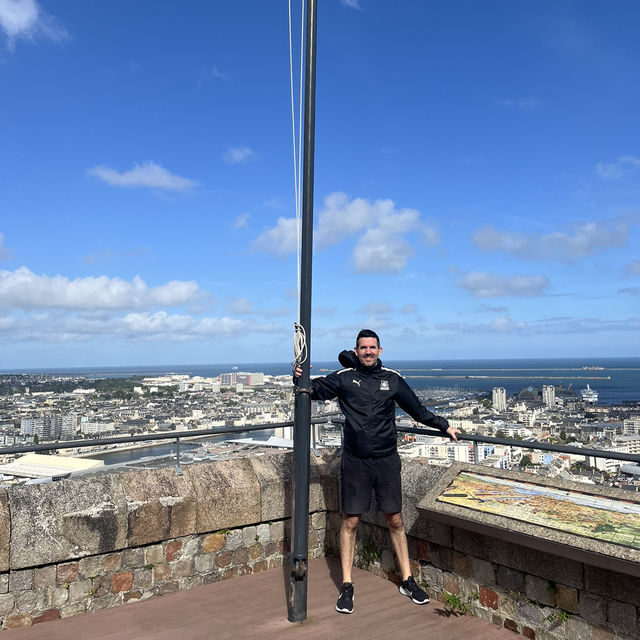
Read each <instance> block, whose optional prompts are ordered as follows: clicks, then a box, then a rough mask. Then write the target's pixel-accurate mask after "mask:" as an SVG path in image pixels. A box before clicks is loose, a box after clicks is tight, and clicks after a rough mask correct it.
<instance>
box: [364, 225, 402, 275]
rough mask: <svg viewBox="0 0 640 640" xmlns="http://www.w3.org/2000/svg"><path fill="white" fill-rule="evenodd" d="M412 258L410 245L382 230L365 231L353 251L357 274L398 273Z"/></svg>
mask: <svg viewBox="0 0 640 640" xmlns="http://www.w3.org/2000/svg"><path fill="white" fill-rule="evenodd" d="M412 257H413V249H412V248H411V245H409V244H408V243H407V242H406V241H405V240H404V239H403V238H401V237H400V236H394V235H389V234H387V233H385V231H384V230H383V229H369V230H368V231H366V232H365V234H364V236H362V238H360V240H358V243H357V244H356V246H355V249H354V250H353V259H354V264H355V267H356V271H357V272H358V273H400V272H401V271H402V270H403V269H404V268H405V267H406V266H407V263H408V262H409V258H412Z"/></svg>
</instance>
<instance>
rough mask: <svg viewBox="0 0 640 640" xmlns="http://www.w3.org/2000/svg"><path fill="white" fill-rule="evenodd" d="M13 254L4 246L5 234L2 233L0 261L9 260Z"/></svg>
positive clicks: (0, 237)
mask: <svg viewBox="0 0 640 640" xmlns="http://www.w3.org/2000/svg"><path fill="white" fill-rule="evenodd" d="M10 255H11V252H10V251H9V249H7V247H5V246H4V233H0V260H7V259H8V258H9V257H10Z"/></svg>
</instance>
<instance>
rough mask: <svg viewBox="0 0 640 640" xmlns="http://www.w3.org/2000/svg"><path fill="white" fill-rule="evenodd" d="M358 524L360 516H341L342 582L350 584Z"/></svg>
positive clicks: (345, 514)
mask: <svg viewBox="0 0 640 640" xmlns="http://www.w3.org/2000/svg"><path fill="white" fill-rule="evenodd" d="M358 524H360V516H359V515H352V514H349V513H343V514H342V526H341V527H340V563H341V565H342V582H351V581H352V580H351V568H352V567H353V557H354V555H355V547H356V533H357V531H358Z"/></svg>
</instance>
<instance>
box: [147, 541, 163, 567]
mask: <svg viewBox="0 0 640 640" xmlns="http://www.w3.org/2000/svg"><path fill="white" fill-rule="evenodd" d="M163 557H164V549H163V548H162V545H161V544H152V545H151V546H150V547H147V548H146V549H145V550H144V563H145V565H154V564H158V563H159V562H162V559H163Z"/></svg>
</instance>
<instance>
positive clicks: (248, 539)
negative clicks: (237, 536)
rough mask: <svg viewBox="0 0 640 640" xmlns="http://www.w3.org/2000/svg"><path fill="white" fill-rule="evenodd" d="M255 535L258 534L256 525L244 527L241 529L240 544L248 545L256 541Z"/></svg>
mask: <svg viewBox="0 0 640 640" xmlns="http://www.w3.org/2000/svg"><path fill="white" fill-rule="evenodd" d="M257 535H258V529H257V527H254V526H251V527H244V528H243V529H242V546H243V547H249V546H251V545H252V544H254V542H257V540H256V536H257Z"/></svg>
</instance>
